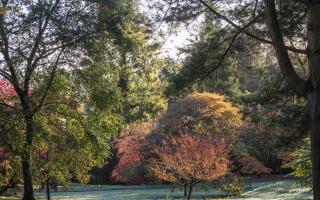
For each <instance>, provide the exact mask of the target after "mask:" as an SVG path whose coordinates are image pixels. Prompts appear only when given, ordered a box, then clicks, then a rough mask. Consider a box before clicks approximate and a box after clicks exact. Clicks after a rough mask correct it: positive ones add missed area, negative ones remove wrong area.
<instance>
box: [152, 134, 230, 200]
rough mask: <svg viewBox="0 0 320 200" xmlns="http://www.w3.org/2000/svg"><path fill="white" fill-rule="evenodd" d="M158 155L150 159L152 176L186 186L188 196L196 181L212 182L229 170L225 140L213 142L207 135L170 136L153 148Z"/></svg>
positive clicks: (197, 182) (189, 196)
mask: <svg viewBox="0 0 320 200" xmlns="http://www.w3.org/2000/svg"><path fill="white" fill-rule="evenodd" d="M153 153H154V154H155V155H156V158H154V159H151V160H150V166H149V173H150V175H152V176H153V177H155V178H157V179H160V180H163V181H165V182H169V183H172V184H176V185H178V186H185V187H187V189H188V196H187V199H190V198H191V193H192V189H193V188H194V186H195V185H196V184H199V183H202V184H206V183H210V182H211V181H214V180H216V179H218V178H220V177H221V176H223V175H225V174H226V173H227V172H228V168H229V164H230V162H229V160H228V153H229V150H228V148H227V146H226V145H225V143H224V142H223V141H220V142H214V141H212V140H211V139H210V138H209V137H207V136H199V135H198V136H194V135H190V134H184V133H183V134H180V135H179V136H175V137H173V136H167V138H166V140H163V141H162V143H161V144H160V145H156V146H155V147H154V149H153Z"/></svg>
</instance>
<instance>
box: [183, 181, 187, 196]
mask: <svg viewBox="0 0 320 200" xmlns="http://www.w3.org/2000/svg"><path fill="white" fill-rule="evenodd" d="M183 196H184V197H187V185H186V184H184V187H183Z"/></svg>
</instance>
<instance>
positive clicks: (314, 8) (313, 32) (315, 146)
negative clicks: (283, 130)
mask: <svg viewBox="0 0 320 200" xmlns="http://www.w3.org/2000/svg"><path fill="white" fill-rule="evenodd" d="M319 10H320V0H313V1H309V5H308V48H309V51H310V54H309V56H308V65H309V71H310V81H311V84H312V92H311V93H309V94H308V105H309V108H310V118H311V137H310V139H311V160H312V185H313V186H312V187H313V199H315V200H320V163H319V162H320V12H319Z"/></svg>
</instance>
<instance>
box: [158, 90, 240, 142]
mask: <svg viewBox="0 0 320 200" xmlns="http://www.w3.org/2000/svg"><path fill="white" fill-rule="evenodd" d="M241 124H242V119H241V114H240V110H239V109H238V108H236V107H234V106H233V105H232V104H231V103H230V102H228V101H227V100H226V99H225V98H224V96H222V95H219V94H215V93H193V94H190V95H188V96H186V97H184V98H182V99H180V100H177V101H175V102H173V103H171V104H170V105H169V107H168V110H167V112H166V113H165V114H164V115H163V116H162V117H161V119H160V120H159V126H160V127H159V128H161V129H162V130H163V132H167V133H168V132H170V133H172V134H176V133H179V132H184V133H194V134H202V135H212V136H213V135H215V136H222V137H223V138H225V139H226V138H230V137H235V136H236V135H237V133H238V128H239V127H240V125H241Z"/></svg>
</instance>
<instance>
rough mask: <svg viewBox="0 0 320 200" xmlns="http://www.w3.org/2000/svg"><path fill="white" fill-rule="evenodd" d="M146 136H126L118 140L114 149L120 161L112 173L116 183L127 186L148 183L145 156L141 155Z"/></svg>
mask: <svg viewBox="0 0 320 200" xmlns="http://www.w3.org/2000/svg"><path fill="white" fill-rule="evenodd" d="M144 138H145V136H137V135H133V136H124V137H122V138H119V139H117V140H116V141H115V142H114V144H113V148H114V149H115V151H116V157H117V160H118V163H117V165H116V166H115V168H114V170H113V171H112V175H111V179H112V180H113V181H114V182H122V183H126V184H142V183H146V181H147V178H146V177H145V176H144V169H143V161H144V159H143V155H142V154H141V151H140V150H141V145H142V143H143V141H144Z"/></svg>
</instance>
